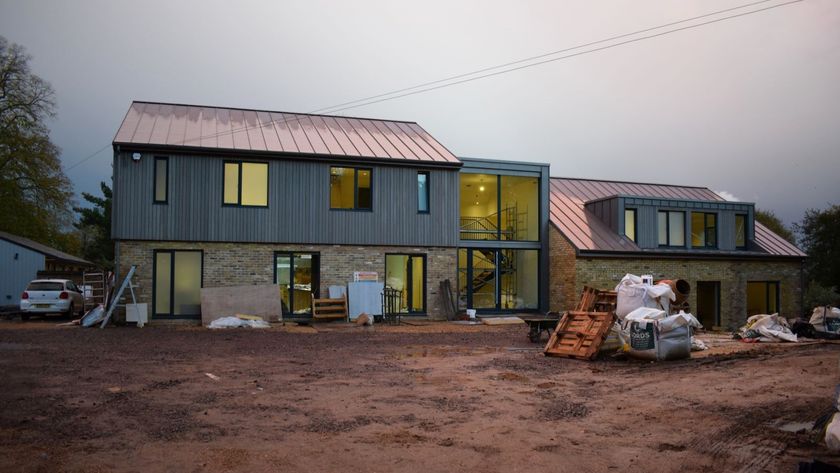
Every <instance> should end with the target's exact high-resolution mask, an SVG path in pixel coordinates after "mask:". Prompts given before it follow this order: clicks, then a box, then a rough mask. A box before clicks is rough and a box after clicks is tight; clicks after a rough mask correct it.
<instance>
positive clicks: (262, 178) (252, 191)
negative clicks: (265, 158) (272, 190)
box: [223, 161, 268, 207]
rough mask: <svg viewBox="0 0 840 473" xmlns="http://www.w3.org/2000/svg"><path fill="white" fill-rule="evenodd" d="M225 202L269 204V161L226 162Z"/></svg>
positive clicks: (253, 205) (249, 204)
mask: <svg viewBox="0 0 840 473" xmlns="http://www.w3.org/2000/svg"><path fill="white" fill-rule="evenodd" d="M224 174H225V182H224V201H223V202H224V204H225V205H242V206H251V207H266V206H268V163H247V162H231V161H228V162H225V173H224Z"/></svg>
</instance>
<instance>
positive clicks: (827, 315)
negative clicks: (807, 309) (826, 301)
mask: <svg viewBox="0 0 840 473" xmlns="http://www.w3.org/2000/svg"><path fill="white" fill-rule="evenodd" d="M809 322H810V324H811V325H813V326H814V329H815V330H816V331H818V332H828V333H840V309H838V308H837V307H831V306H826V307H814V312H813V313H812V314H811V320H809Z"/></svg>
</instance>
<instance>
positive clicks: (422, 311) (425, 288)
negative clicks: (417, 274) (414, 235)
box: [383, 253, 429, 315]
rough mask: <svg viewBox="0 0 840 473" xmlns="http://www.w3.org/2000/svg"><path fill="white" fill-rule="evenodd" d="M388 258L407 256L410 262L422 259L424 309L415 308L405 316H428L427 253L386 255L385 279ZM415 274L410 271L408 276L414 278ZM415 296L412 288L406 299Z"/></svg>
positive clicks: (407, 292)
mask: <svg viewBox="0 0 840 473" xmlns="http://www.w3.org/2000/svg"><path fill="white" fill-rule="evenodd" d="M388 256H407V257H408V258H409V261H411V258H421V259H422V260H423V307H422V308H421V309H420V310H417V309H416V308H414V310H409V311H408V312H403V314H406V315H426V314H428V304H427V299H428V296H429V291H428V284H427V280H428V278H429V266H428V263H429V262H428V257H427V254H426V253H385V258H384V269H385V270H384V272H383V274H384V275H385V277H387V276H388ZM413 272H414V270H413V269H410V270H409V271H408V272H407V273H406V274H407V275H408V274H411V275H412V276H413V275H414V273H413ZM406 277H407V279H410V278H408V276H406ZM413 295H414V289H413V287H412V288H411V289H410V290H409V291H406V299H407V300H408V299H409V298H410V296H413Z"/></svg>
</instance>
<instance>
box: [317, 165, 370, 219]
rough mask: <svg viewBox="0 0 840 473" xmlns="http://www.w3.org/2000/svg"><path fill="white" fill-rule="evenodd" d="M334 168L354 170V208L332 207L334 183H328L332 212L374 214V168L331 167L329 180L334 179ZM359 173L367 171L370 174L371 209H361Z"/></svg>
mask: <svg viewBox="0 0 840 473" xmlns="http://www.w3.org/2000/svg"><path fill="white" fill-rule="evenodd" d="M334 168H339V169H352V170H353V208H342V207H333V206H332V183H330V182H328V187H329V192H330V196H329V197H328V199H329V202H330V210H337V211H341V212H373V168H372V167H357V166H342V165H330V170H329V178H332V176H333V173H332V170H333V169H334ZM359 171H367V172H369V173H370V208H359Z"/></svg>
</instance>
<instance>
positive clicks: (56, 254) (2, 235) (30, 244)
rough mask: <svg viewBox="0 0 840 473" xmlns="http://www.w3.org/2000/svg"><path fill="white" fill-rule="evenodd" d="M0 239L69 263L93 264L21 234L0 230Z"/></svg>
mask: <svg viewBox="0 0 840 473" xmlns="http://www.w3.org/2000/svg"><path fill="white" fill-rule="evenodd" d="M0 239H3V240H6V241H8V242H11V243H14V244H16V245H19V246H22V247H24V248H29V249H30V250H32V251H35V252H38V253H41V254H42V255H44V256H50V257H52V258H55V259H58V260H62V261H67V262H70V263H76V264H83V265H89V266H94V264H93V263H91V262H90V261H87V260H84V259H82V258H79V257H78V256H73V255H71V254H69V253H65V252H63V251H58V250H56V249H55V248H52V247H49V246H47V245H44V244H41V243H38V242H37V241H33V240H30V239H29V238H24V237H22V236H17V235H12V234H11V233H6V232H0Z"/></svg>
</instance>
